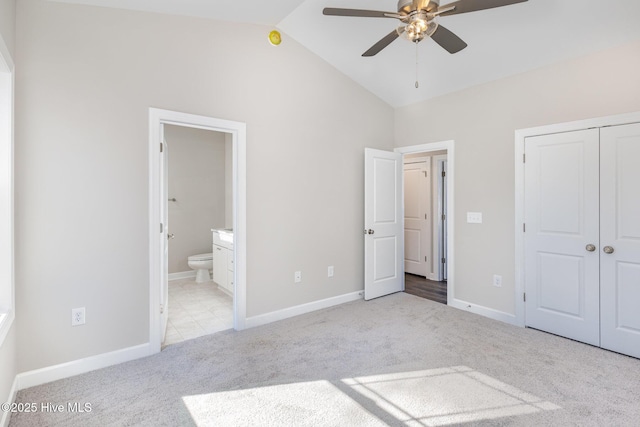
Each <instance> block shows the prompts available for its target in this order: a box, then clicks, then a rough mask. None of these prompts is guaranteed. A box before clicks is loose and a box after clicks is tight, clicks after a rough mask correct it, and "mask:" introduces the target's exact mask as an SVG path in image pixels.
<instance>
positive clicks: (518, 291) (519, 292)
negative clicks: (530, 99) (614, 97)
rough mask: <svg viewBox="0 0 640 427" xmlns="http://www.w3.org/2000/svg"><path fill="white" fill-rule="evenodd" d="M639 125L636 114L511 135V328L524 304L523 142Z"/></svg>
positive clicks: (639, 114)
mask: <svg viewBox="0 0 640 427" xmlns="http://www.w3.org/2000/svg"><path fill="white" fill-rule="evenodd" d="M637 122H640V111H638V112H633V113H625V114H618V115H613V116H604V117H596V118H591V119H585V120H577V121H573V122H566V123H557V124H552V125H546V126H538V127H533V128H526V129H517V130H516V131H515V150H514V151H515V157H514V162H515V292H514V299H515V324H516V325H518V326H522V327H524V326H525V316H526V313H525V303H524V277H525V276H524V274H525V271H524V265H525V260H524V256H525V252H524V232H523V224H524V188H525V182H524V165H525V163H524V142H525V139H526V138H528V137H532V136H538V135H547V134H553V133H562V132H573V131H577V130H583V129H589V128H594V127H598V128H600V127H606V126H617V125H625V124H630V123H637Z"/></svg>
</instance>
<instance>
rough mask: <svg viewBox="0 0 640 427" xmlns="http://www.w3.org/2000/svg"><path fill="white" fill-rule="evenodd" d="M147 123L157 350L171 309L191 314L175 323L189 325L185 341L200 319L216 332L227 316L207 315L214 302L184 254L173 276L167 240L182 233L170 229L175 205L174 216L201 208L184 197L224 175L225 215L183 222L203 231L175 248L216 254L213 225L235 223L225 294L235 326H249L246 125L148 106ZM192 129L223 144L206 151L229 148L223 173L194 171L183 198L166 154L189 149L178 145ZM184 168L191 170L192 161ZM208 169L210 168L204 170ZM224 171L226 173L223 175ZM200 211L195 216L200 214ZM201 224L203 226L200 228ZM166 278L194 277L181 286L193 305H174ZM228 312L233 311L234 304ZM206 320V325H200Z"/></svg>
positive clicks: (153, 333)
mask: <svg viewBox="0 0 640 427" xmlns="http://www.w3.org/2000/svg"><path fill="white" fill-rule="evenodd" d="M149 126H150V127H149V135H150V136H149V174H150V175H149V183H150V184H149V185H150V198H149V205H150V209H149V212H150V217H149V218H150V221H149V232H150V239H149V240H150V244H149V260H150V263H149V266H150V267H149V268H150V332H149V333H150V345H151V349H152V352H158V351H160V350H161V347H162V342H163V340H164V339H165V337H166V335H165V332H167V331H168V332H169V334H171V332H172V329H171V328H170V326H171V325H172V322H170V318H171V316H172V309H173V310H174V311H175V312H176V313H174V315H175V314H178V315H179V314H181V313H180V312H182V314H184V313H185V312H186V313H187V316H188V317H187V318H183V319H182V320H176V322H181V323H183V326H184V327H183V328H181V329H182V330H183V331H184V332H183V333H181V334H180V335H182V336H183V338H185V339H188V338H194V337H195V336H197V335H201V334H197V331H196V329H197V328H196V324H197V325H199V326H200V328H201V329H202V330H203V331H205V333H206V332H207V330H208V331H210V332H213V330H214V329H216V328H218V330H220V329H219V328H220V327H222V325H221V324H222V322H220V321H214V320H215V319H212V318H211V316H209V315H207V314H206V313H205V311H206V308H207V305H212V303H211V302H203V300H202V297H203V295H204V294H203V291H204V289H205V287H204V286H202V283H196V282H195V280H193V279H194V278H193V277H189V276H192V275H193V270H191V268H189V270H191V271H187V270H185V267H184V262H183V261H185V260H182V261H179V260H177V259H174V260H172V261H171V263H173V264H172V265H171V269H172V270H173V271H171V274H170V264H171V263H170V260H169V253H170V251H169V247H170V243H168V242H170V240H169V239H170V238H171V237H172V236H171V235H172V234H173V237H174V239H173V240H175V239H176V238H178V235H177V234H176V233H175V232H174V231H176V230H174V229H172V228H171V224H170V211H172V210H173V211H174V214H175V213H177V212H179V211H180V210H181V208H182V213H183V214H184V211H185V208H186V207H187V206H186V205H190V208H189V209H197V207H194V206H193V204H189V203H187V201H188V200H187V199H192V198H194V197H197V195H198V194H199V195H202V192H203V191H204V189H202V188H200V187H202V186H200V185H198V183H197V182H195V181H200V180H205V181H207V180H216V179H217V180H225V181H227V182H226V184H225V185H223V189H222V190H218V193H220V194H222V198H221V200H222V202H220V205H224V208H223V209H222V213H220V212H218V213H217V216H218V219H217V220H213V221H214V222H211V223H210V224H211V225H209V226H207V225H202V224H201V225H199V226H196V225H195V222H196V221H195V220H193V218H192V220H193V221H194V222H193V223H192V225H193V227H191V228H190V227H189V226H188V225H186V226H183V227H182V231H181V232H180V234H181V235H182V236H183V237H187V236H188V235H189V234H190V233H191V232H192V231H193V233H194V234H197V235H198V236H199V237H197V238H189V239H183V240H184V241H186V240H189V241H191V242H192V243H190V244H189V245H188V246H191V245H192V246H193V248H190V249H185V248H183V249H182V250H179V249H177V246H179V245H177V246H176V248H175V252H176V253H179V252H181V251H184V250H187V251H194V250H195V251H196V252H200V251H201V250H202V251H205V250H206V252H200V253H198V254H193V255H203V254H208V253H211V252H212V249H213V247H212V243H213V237H212V231H211V229H212V228H216V227H217V226H218V224H219V225H222V226H221V227H220V228H225V229H233V236H234V238H233V246H232V248H231V252H230V255H229V256H228V258H229V260H230V263H231V265H233V266H234V268H233V271H231V272H230V275H229V276H228V277H229V278H230V283H232V286H233V292H230V293H231V294H232V295H233V297H231V296H230V295H227V301H229V300H231V301H232V304H231V307H230V311H231V316H232V319H233V320H232V326H233V328H234V329H237V330H240V329H244V323H245V316H246V232H245V230H246V125H245V124H244V123H239V122H232V121H228V120H221V119H215V118H211V117H205V116H197V115H191V114H185V113H180V112H175V111H168V110H160V109H155V108H150V109H149ZM187 135H190V136H189V137H193V136H194V135H200V136H204V137H205V138H206V137H207V136H208V137H210V138H213V139H216V138H217V141H218V144H219V145H218V146H217V147H216V148H214V147H208V148H207V147H200V148H201V149H202V148H204V152H206V150H207V149H209V150H210V151H211V152H212V153H213V152H214V151H215V150H216V149H217V151H218V154H220V153H221V152H224V153H225V154H224V155H223V156H222V157H221V158H219V159H218V162H219V163H221V164H223V165H225V166H224V168H223V169H224V171H222V172H221V171H220V170H218V174H219V175H218V177H217V178H216V177H215V175H214V176H213V177H209V178H204V175H203V176H200V177H198V174H197V173H196V174H195V177H194V175H193V174H190V175H191V176H190V177H187V178H185V179H183V180H182V183H181V184H179V186H180V185H182V190H181V191H186V193H182V194H185V196H184V197H182V196H181V197H180V198H178V197H177V195H175V194H174V195H171V194H170V190H171V189H172V185H171V184H170V177H171V171H170V170H169V169H170V162H169V158H170V156H171V154H169V153H173V151H172V150H173V149H175V148H176V147H179V148H178V151H177V152H176V154H177V155H178V156H180V155H181V154H180V152H181V151H184V150H181V148H184V147H180V140H183V141H184V137H185V136H187ZM171 139H175V141H173V142H172V141H171ZM196 139H197V138H196ZM199 153H200V155H202V154H203V151H199ZM210 160H211V162H212V164H213V162H214V161H213V160H212V159H210ZM203 162H204V163H206V160H205V159H198V160H197V161H194V165H195V164H199V163H203ZM227 166H229V167H227ZM174 167H175V166H174ZM186 169H189V166H188V165H187V167H186ZM219 169H222V168H219ZM220 173H221V175H220ZM203 174H205V175H206V173H205V172H203ZM220 176H224V179H223V178H221V177H220ZM212 185H213V184H212ZM185 188H186V190H185ZM229 193H230V194H229ZM220 194H219V195H220ZM203 198H204V197H203ZM170 199H171V200H170ZM181 199H182V200H181ZM174 200H175V201H174ZM180 203H182V206H181V207H179V206H178V204H180ZM206 203H207V202H205V204H206ZM172 204H173V206H172ZM203 209H204V208H203ZM201 213H202V212H201ZM211 215H212V217H213V216H215V215H216V214H214V213H213V212H212V213H211ZM195 216H198V215H197V214H196V215H195ZM206 216H207V214H206V213H205V214H204V215H200V217H206ZM216 221H217V222H216ZM183 222H184V221H183ZM187 222H189V221H187ZM203 227H204V228H203ZM174 228H177V229H180V226H178V225H177V224H176V227H174ZM196 228H199V229H201V230H198V231H195V229H196ZM203 230H204V231H203ZM191 237H193V236H191ZM184 241H183V243H184ZM194 248H198V249H194ZM185 253H186V252H185ZM182 255H184V254H182ZM182 255H179V256H178V257H177V258H180V257H182ZM187 257H188V255H187ZM177 270H184V271H177ZM169 279H174V280H172V281H184V282H183V285H184V283H187V282H192V283H191V284H190V286H186V285H185V286H182V287H184V288H189V289H186V291H185V292H183V295H182V298H181V299H182V300H183V302H184V301H190V302H191V303H190V304H186V303H185V304H183V303H175V304H172V301H171V300H170V296H169V293H170V292H169V290H170V286H169V282H170V280H169ZM203 282H210V283H209V286H208V287H209V288H210V290H213V289H215V290H216V291H218V289H217V285H215V287H214V284H213V282H211V281H210V280H209V281H207V280H204V281H203ZM220 292H222V291H220ZM174 299H176V301H178V298H177V297H174ZM198 300H199V301H198ZM176 301H174V302H176ZM184 305H191V306H192V307H191V308H194V309H195V311H193V312H188V311H187V310H185V307H184ZM218 305H221V304H218ZM211 308H212V307H209V309H211ZM226 311H227V312H228V311H229V309H227V310H226ZM174 317H175V316H174ZM217 319H218V320H220V316H218V318H217ZM189 325H190V326H191V328H190V329H191V330H190V331H189V327H188V326H189ZM203 325H208V326H207V327H203ZM173 326H174V328H175V324H173ZM173 332H175V331H173ZM174 335H175V334H174ZM175 338H176V337H175V336H173V337H172V340H171V341H172V342H176V341H175Z"/></svg>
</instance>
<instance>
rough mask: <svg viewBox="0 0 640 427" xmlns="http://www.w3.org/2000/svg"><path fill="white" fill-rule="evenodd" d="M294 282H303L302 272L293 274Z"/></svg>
mask: <svg viewBox="0 0 640 427" xmlns="http://www.w3.org/2000/svg"><path fill="white" fill-rule="evenodd" d="M293 280H294V282H296V283H300V282H302V272H301V271H296V272H295V273H293Z"/></svg>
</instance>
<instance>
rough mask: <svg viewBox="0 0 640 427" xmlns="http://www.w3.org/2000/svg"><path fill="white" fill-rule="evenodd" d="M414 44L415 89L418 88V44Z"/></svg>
mask: <svg viewBox="0 0 640 427" xmlns="http://www.w3.org/2000/svg"><path fill="white" fill-rule="evenodd" d="M414 43H415V44H416V89H418V87H419V86H420V85H419V84H418V42H417V41H415V42H414Z"/></svg>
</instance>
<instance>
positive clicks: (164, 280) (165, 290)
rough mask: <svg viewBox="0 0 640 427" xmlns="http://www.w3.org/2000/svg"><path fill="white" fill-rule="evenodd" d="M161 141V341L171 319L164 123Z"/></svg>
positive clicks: (167, 169)
mask: <svg viewBox="0 0 640 427" xmlns="http://www.w3.org/2000/svg"><path fill="white" fill-rule="evenodd" d="M160 141H162V152H161V154H160V155H161V157H162V158H161V161H160V176H161V177H162V179H161V184H160V185H161V189H160V193H161V196H160V212H161V215H162V218H161V222H162V225H163V226H162V236H161V239H162V242H163V248H162V252H163V253H162V256H161V264H162V265H161V268H160V283H161V291H160V328H161V332H160V336H161V342H162V341H164V337H165V334H166V332H167V323H168V321H169V270H168V268H169V238H170V236H171V235H170V234H169V208H168V205H169V146H168V145H167V142H166V141H165V140H164V125H160Z"/></svg>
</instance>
